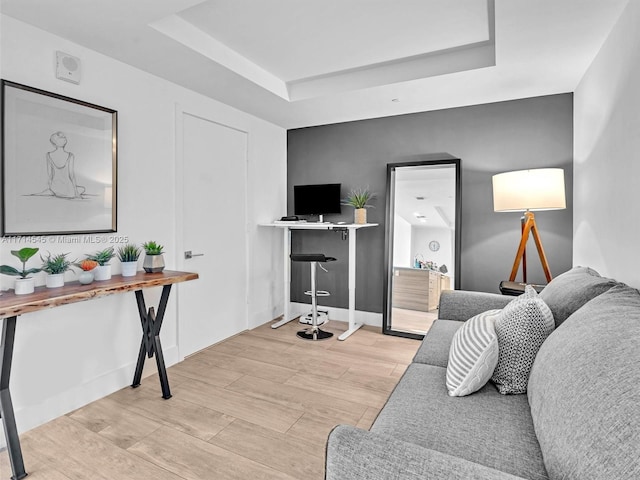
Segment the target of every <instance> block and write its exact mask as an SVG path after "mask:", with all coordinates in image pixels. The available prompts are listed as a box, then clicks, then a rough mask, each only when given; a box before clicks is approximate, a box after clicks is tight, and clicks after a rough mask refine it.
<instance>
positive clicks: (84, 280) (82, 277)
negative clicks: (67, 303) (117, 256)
mask: <svg viewBox="0 0 640 480" xmlns="http://www.w3.org/2000/svg"><path fill="white" fill-rule="evenodd" d="M78 281H79V282H80V283H81V284H82V285H89V284H90V283H91V282H93V270H88V271H84V270H83V271H82V272H80V274H79V275H78Z"/></svg>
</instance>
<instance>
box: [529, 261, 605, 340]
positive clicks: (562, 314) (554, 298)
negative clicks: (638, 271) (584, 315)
mask: <svg viewBox="0 0 640 480" xmlns="http://www.w3.org/2000/svg"><path fill="white" fill-rule="evenodd" d="M617 284H618V282H616V281H615V280H612V279H610V278H604V277H601V276H600V274H599V273H598V272H596V271H595V270H593V269H592V268H589V267H574V268H572V269H571V270H569V271H567V272H565V273H563V274H562V275H558V276H557V277H555V278H554V279H553V280H551V282H549V285H547V286H546V287H544V289H543V290H542V292H540V297H541V298H542V299H543V300H544V301H545V302H546V304H547V305H549V308H550V309H551V311H552V312H553V318H555V321H556V327H558V326H559V325H560V324H561V323H562V322H564V321H565V320H566V319H567V318H569V316H570V315H571V314H572V313H573V312H575V311H576V310H578V309H579V308H580V307H582V306H583V305H584V304H585V303H587V302H588V301H589V300H591V299H593V298H595V297H597V296H598V295H600V294H602V293H604V292H606V291H607V290H609V289H610V288H611V287H614V286H616V285H617Z"/></svg>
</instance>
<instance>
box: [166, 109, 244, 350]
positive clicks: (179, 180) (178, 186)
mask: <svg viewBox="0 0 640 480" xmlns="http://www.w3.org/2000/svg"><path fill="white" fill-rule="evenodd" d="M185 115H190V116H192V117H195V118H199V119H201V120H204V121H207V122H211V123H215V124H217V125H220V126H222V127H226V128H230V129H232V130H236V131H238V132H241V133H244V134H245V135H246V137H247V141H246V145H245V152H244V162H245V169H244V183H245V187H246V188H245V190H244V197H245V198H244V219H245V224H244V257H245V272H244V290H245V298H244V304H245V314H244V316H245V318H244V324H245V326H246V327H247V328H248V326H249V273H250V272H249V260H250V255H249V141H250V135H249V132H248V131H247V130H245V129H243V128H240V127H238V126H237V125H232V124H230V123H225V122H221V121H219V120H217V119H214V118H212V115H211V113H210V112H204V111H202V110H199V109H197V108H192V107H188V108H185V107H183V106H182V105H181V104H179V103H176V104H175V181H176V183H175V191H176V201H175V205H176V209H175V226H176V234H175V245H176V265H177V267H178V269H179V270H183V271H184V270H185V258H184V251H185V242H184V221H183V218H184V211H185V208H186V207H185V203H184V172H185V166H184V116H185ZM196 284H197V282H196ZM191 287H193V285H192V286H191ZM175 293H176V295H175V299H176V343H177V347H178V357H179V359H180V361H182V360H184V358H185V356H184V355H183V351H184V345H182V344H181V335H180V333H181V332H180V330H181V326H182V322H181V318H180V317H181V310H180V290H179V288H178V289H177V292H175ZM194 353H195V352H194ZM190 355H191V354H190Z"/></svg>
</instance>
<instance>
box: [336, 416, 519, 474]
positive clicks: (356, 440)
mask: <svg viewBox="0 0 640 480" xmlns="http://www.w3.org/2000/svg"><path fill="white" fill-rule="evenodd" d="M426 478H433V479H435V478H437V479H439V480H453V479H476V480H517V479H519V480H521V478H520V477H516V476H513V475H510V474H508V473H505V472H501V471H499V470H495V469H493V468H490V467H486V466H484V465H480V464H478V463H474V462H470V461H468V460H465V459H462V458H459V457H454V456H452V455H447V454H446V453H441V452H438V451H436V450H431V449H428V448H423V447H421V446H419V445H415V444H413V443H407V442H403V441H401V440H398V439H395V438H393V437H390V436H387V435H381V434H378V433H373V432H368V431H366V430H362V429H360V428H356V427H352V426H350V425H339V426H337V427H336V428H334V429H333V431H332V432H331V433H330V434H329V440H328V441H327V458H326V468H325V480H359V479H362V480H388V479H394V480H417V479H420V480H423V479H426Z"/></svg>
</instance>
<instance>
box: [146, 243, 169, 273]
mask: <svg viewBox="0 0 640 480" xmlns="http://www.w3.org/2000/svg"><path fill="white" fill-rule="evenodd" d="M142 248H144V253H145V254H146V255H145V257H144V262H143V264H142V268H144V271H145V272H147V273H155V272H161V271H163V270H164V257H163V256H162V253H163V252H164V247H163V246H162V245H160V244H159V243H156V242H154V241H149V242H145V243H143V244H142Z"/></svg>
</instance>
